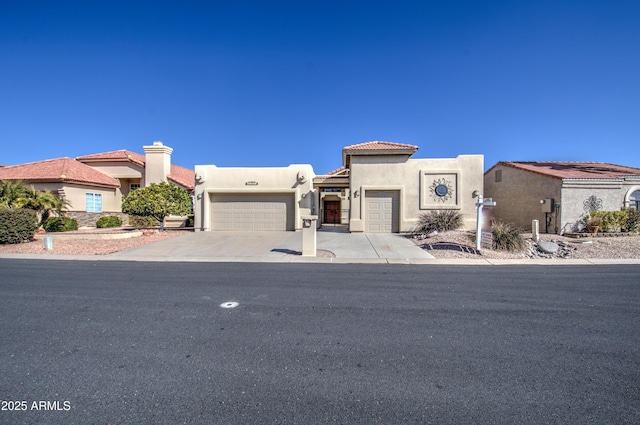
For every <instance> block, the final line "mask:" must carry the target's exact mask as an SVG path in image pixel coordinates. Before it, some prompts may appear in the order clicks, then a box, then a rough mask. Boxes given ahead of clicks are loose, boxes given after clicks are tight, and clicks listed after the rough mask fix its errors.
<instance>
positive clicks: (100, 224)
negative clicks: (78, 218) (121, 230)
mask: <svg viewBox="0 0 640 425" xmlns="http://www.w3.org/2000/svg"><path fill="white" fill-rule="evenodd" d="M120 226H122V220H121V219H120V217H116V216H115V215H107V216H104V217H100V218H99V219H98V221H96V227H97V228H99V229H102V228H105V227H120Z"/></svg>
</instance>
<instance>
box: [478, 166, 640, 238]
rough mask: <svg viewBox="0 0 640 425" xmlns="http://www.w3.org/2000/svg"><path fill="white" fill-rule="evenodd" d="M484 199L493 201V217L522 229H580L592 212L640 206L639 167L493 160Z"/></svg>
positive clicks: (486, 181)
mask: <svg viewBox="0 0 640 425" xmlns="http://www.w3.org/2000/svg"><path fill="white" fill-rule="evenodd" d="M484 190H485V196H487V197H492V198H493V199H494V200H495V201H496V203H497V204H496V206H495V207H494V208H493V215H494V218H495V219H497V220H501V221H504V222H507V223H513V224H515V225H516V226H518V227H521V228H522V229H525V230H530V229H531V222H532V221H533V220H538V221H539V223H540V230H541V231H543V232H548V233H559V234H562V233H566V232H574V231H577V230H580V226H581V220H582V218H583V217H584V216H585V214H586V213H587V212H589V211H591V210H605V211H618V210H620V209H621V208H638V207H639V206H640V205H639V204H640V169H638V168H633V167H626V166H623V165H616V164H606V163H601V162H498V163H497V164H495V165H494V166H493V167H491V168H490V169H489V170H487V172H486V173H485V175H484Z"/></svg>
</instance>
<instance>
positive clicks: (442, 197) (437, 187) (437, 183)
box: [429, 178, 453, 202]
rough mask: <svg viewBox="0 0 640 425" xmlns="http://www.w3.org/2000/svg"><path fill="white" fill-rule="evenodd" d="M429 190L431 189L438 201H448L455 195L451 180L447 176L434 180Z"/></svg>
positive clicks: (432, 194)
mask: <svg viewBox="0 0 640 425" xmlns="http://www.w3.org/2000/svg"><path fill="white" fill-rule="evenodd" d="M429 190H430V191H431V197H432V198H433V200H434V201H436V202H447V201H448V200H449V199H451V198H452V197H453V187H452V186H451V182H450V181H447V180H446V179H445V178H441V179H436V180H434V181H433V183H431V186H429Z"/></svg>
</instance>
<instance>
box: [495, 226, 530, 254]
mask: <svg viewBox="0 0 640 425" xmlns="http://www.w3.org/2000/svg"><path fill="white" fill-rule="evenodd" d="M491 233H492V234H493V249H499V250H506V251H515V252H520V251H524V250H525V248H526V247H527V244H526V242H525V240H524V238H523V237H522V234H521V232H520V229H518V228H517V227H516V226H514V225H513V224H510V223H502V222H500V221H495V222H494V223H493V228H492V229H491Z"/></svg>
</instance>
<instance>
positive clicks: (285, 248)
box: [110, 231, 433, 261]
mask: <svg viewBox="0 0 640 425" xmlns="http://www.w3.org/2000/svg"><path fill="white" fill-rule="evenodd" d="M317 249H319V250H324V251H330V252H332V253H333V254H334V255H335V256H336V258H345V259H359V258H360V259H429V258H433V256H432V255H430V254H429V253H427V252H426V251H424V250H422V249H421V248H420V247H418V246H417V245H416V244H414V243H413V242H412V241H410V240H409V239H407V238H405V237H403V236H400V235H397V234H367V233H337V232H323V231H319V232H318V233H317ZM301 250H302V233H301V232H284V231H282V232H279V231H275V232H224V231H221V232H220V231H216V232H194V233H189V234H187V235H184V236H178V237H176V238H171V239H167V240H164V241H161V242H157V243H154V244H149V245H145V246H141V247H137V248H132V249H129V250H127V251H122V252H117V253H114V254H111V255H110V256H111V257H113V258H118V257H122V258H127V259H133V258H135V259H138V260H142V259H144V258H156V259H162V258H166V259H168V260H196V259H199V260H204V259H207V258H209V259H218V260H220V259H235V260H241V261H242V260H246V261H250V259H251V258H266V259H277V258H281V257H285V256H287V255H291V254H294V255H299V253H300V251H301Z"/></svg>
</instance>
